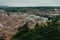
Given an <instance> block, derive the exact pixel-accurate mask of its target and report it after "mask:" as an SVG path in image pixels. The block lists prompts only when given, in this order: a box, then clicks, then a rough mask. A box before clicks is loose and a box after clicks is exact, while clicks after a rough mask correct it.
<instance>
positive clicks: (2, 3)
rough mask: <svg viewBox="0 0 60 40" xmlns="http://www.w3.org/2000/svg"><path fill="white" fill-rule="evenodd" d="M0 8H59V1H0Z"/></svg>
mask: <svg viewBox="0 0 60 40" xmlns="http://www.w3.org/2000/svg"><path fill="white" fill-rule="evenodd" d="M0 6H12V7H13V6H14V7H25V6H60V0H0Z"/></svg>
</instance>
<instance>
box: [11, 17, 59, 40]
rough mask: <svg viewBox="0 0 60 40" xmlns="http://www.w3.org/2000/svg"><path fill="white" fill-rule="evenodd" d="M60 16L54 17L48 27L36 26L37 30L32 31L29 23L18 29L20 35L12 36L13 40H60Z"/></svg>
mask: <svg viewBox="0 0 60 40" xmlns="http://www.w3.org/2000/svg"><path fill="white" fill-rule="evenodd" d="M58 20H60V16H57V17H54V20H53V19H52V22H47V23H48V26H45V25H44V26H39V25H38V23H37V24H36V25H35V29H32V30H30V29H29V28H28V25H27V23H26V24H25V25H23V26H22V27H19V28H18V33H17V34H16V35H14V36H12V38H11V40H60V23H58V22H57V21H58Z"/></svg>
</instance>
